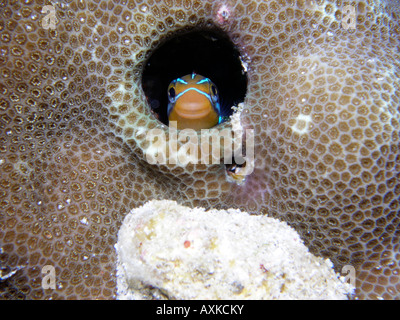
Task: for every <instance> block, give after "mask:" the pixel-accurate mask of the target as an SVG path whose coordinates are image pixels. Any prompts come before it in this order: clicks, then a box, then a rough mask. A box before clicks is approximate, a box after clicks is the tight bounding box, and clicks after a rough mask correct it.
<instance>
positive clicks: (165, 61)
mask: <svg viewBox="0 0 400 320" xmlns="http://www.w3.org/2000/svg"><path fill="white" fill-rule="evenodd" d="M193 72H195V73H196V74H199V75H202V76H204V77H207V78H209V79H210V80H211V81H212V82H213V83H214V84H215V85H216V87H217V88H218V90H219V100H220V107H221V117H222V119H223V121H224V120H226V119H228V118H229V116H230V115H232V113H233V110H232V109H231V108H232V106H237V105H238V103H240V102H243V101H244V98H245V95H246V90H247V74H246V70H245V69H244V66H243V63H242V60H241V57H240V52H239V50H238V49H237V48H236V46H235V45H234V44H233V42H232V41H231V39H230V38H229V36H228V35H227V34H225V33H224V32H222V31H221V30H219V29H217V28H215V29H201V30H192V31H189V32H185V33H180V34H178V35H175V36H173V37H170V38H169V39H167V40H166V41H164V42H163V43H162V44H161V45H160V46H159V47H158V48H156V49H155V50H154V52H153V53H152V54H151V56H150V57H149V59H148V60H147V62H146V64H145V67H144V70H143V74H142V87H143V91H144V93H145V95H146V97H147V101H148V104H149V106H150V108H151V110H152V111H153V113H154V115H155V116H156V117H157V118H158V119H159V120H160V121H161V122H163V123H164V124H168V117H167V109H168V85H169V84H170V83H171V81H173V80H175V79H177V78H180V77H183V76H185V75H188V74H191V73H193Z"/></svg>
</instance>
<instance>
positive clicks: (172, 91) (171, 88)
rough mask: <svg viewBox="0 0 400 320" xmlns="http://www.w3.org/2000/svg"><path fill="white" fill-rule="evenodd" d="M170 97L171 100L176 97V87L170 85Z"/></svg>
mask: <svg viewBox="0 0 400 320" xmlns="http://www.w3.org/2000/svg"><path fill="white" fill-rule="evenodd" d="M168 97H169V99H170V100H171V101H173V100H174V99H175V88H174V87H170V88H169V89H168Z"/></svg>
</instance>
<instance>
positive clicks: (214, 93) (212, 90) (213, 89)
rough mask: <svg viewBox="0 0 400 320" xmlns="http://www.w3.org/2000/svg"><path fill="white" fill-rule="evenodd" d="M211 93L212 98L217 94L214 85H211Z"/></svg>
mask: <svg viewBox="0 0 400 320" xmlns="http://www.w3.org/2000/svg"><path fill="white" fill-rule="evenodd" d="M211 92H212V94H213V95H214V96H216V95H217V94H218V91H217V88H216V87H215V86H214V85H211Z"/></svg>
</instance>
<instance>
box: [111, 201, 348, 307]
mask: <svg viewBox="0 0 400 320" xmlns="http://www.w3.org/2000/svg"><path fill="white" fill-rule="evenodd" d="M116 250H117V253H118V267H117V272H118V277H117V281H118V282H117V283H118V299H164V298H168V299H346V298H347V294H348V293H350V292H351V291H352V289H353V288H352V287H351V286H350V285H349V284H348V283H345V282H344V279H343V278H341V277H339V276H338V275H337V274H335V272H334V270H333V268H332V263H331V262H330V261H329V260H323V259H322V258H318V257H316V256H314V255H313V254H311V253H310V252H309V251H308V249H307V247H305V246H304V244H303V243H302V241H301V239H300V237H299V235H298V234H297V232H296V231H294V229H292V228H291V227H289V226H288V225H287V224H286V223H283V222H280V221H278V220H276V219H272V218H268V217H266V216H254V215H249V214H247V213H245V212H241V211H239V210H234V209H229V210H226V211H225V210H215V209H214V210H209V211H205V210H204V209H202V208H194V209H190V208H188V207H183V206H180V205H178V204H177V203H176V202H174V201H167V200H163V201H150V202H148V203H146V204H145V205H144V206H142V207H140V208H137V209H134V210H132V211H131V212H130V214H128V215H127V216H126V217H125V220H124V222H123V225H122V226H121V229H120V231H119V237H118V243H117V244H116Z"/></svg>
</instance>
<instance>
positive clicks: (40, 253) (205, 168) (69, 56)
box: [0, 0, 400, 299]
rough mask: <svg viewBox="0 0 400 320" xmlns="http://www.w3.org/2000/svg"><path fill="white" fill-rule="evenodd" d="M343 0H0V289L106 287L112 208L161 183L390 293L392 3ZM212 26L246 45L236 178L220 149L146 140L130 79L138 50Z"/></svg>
mask: <svg viewBox="0 0 400 320" xmlns="http://www.w3.org/2000/svg"><path fill="white" fill-rule="evenodd" d="M223 4H224V7H222V5H223ZM346 4H347V3H344V2H342V1H322V0H318V1H301V0H299V1H295V0H279V1H255V0H241V1H239V0H227V1H223V3H222V2H221V1H206V0H201V1H200V0H145V1H140V0H137V1H134V0H80V1H79V0H76V1H75V0H65V1H59V2H57V3H54V8H55V13H56V17H57V21H56V28H55V29H45V28H44V27H43V25H42V19H43V18H44V17H45V15H46V14H45V13H41V10H42V7H43V6H44V5H51V3H50V2H45V1H42V0H25V1H17V0H8V1H2V2H0V79H1V81H0V172H1V173H0V174H1V175H0V268H1V269H0V270H1V280H0V295H1V297H2V298H28V299H48V298H53V299H64V298H88V299H89V298H104V299H111V298H114V297H115V292H116V279H115V273H116V272H115V259H116V257H115V250H114V244H115V242H116V237H117V232H118V228H119V226H120V225H121V221H122V220H123V218H124V216H125V215H126V213H127V212H129V211H130V209H132V208H134V207H137V206H139V205H141V204H143V203H144V202H145V201H147V200H150V199H173V200H176V201H178V202H179V203H181V204H185V205H189V206H202V207H206V208H208V207H215V208H227V207H239V208H243V209H245V210H246V211H248V212H253V213H261V214H268V215H270V216H273V217H279V218H280V219H282V220H285V221H287V222H288V223H289V224H290V225H291V226H293V227H294V228H295V229H296V230H297V231H298V232H299V233H300V234H301V237H302V239H303V240H304V241H305V244H306V245H307V246H308V247H309V249H310V250H311V252H313V253H315V254H317V255H320V256H322V257H326V258H330V259H331V260H332V261H333V263H334V264H335V266H336V270H337V271H340V270H341V268H342V266H344V265H348V264H350V265H353V266H354V267H355V268H356V274H357V296H358V297H359V298H384V299H389V298H396V297H397V298H399V292H400V278H399V277H400V275H399V271H400V267H399V261H400V252H399V235H400V234H399V212H400V203H399V196H400V173H399V171H400V151H399V150H400V145H399V131H400V126H399V119H400V107H399V106H400V102H399V101H400V91H399V89H400V88H399V87H400V81H399V78H400V65H399V61H400V48H399V44H400V40H399V37H400V26H399V19H400V18H399V10H397V11H396V10H392V11H391V10H390V9H389V8H387V6H386V5H388V4H390V3H389V2H388V3H386V2H382V3H381V2H379V1H366V2H364V1H354V2H352V3H351V4H352V5H354V7H355V9H356V14H357V17H356V29H355V30H352V29H345V28H343V25H342V23H341V22H342V16H343V14H342V10H343V7H344V5H346ZM348 4H350V3H348ZM385 6H386V8H384V7H385ZM210 25H214V26H217V27H218V28H220V29H221V30H223V31H224V32H226V33H227V34H228V35H229V36H230V37H231V39H232V41H233V42H234V43H235V44H236V45H237V47H238V48H239V50H240V51H241V52H242V54H243V56H246V57H248V59H249V65H248V78H249V83H248V91H247V96H246V98H245V101H244V104H245V109H244V111H243V113H242V123H243V126H244V127H245V128H253V129H254V130H255V144H256V147H255V150H256V153H255V156H256V161H255V170H254V172H253V173H252V174H251V175H250V176H248V177H247V179H246V182H245V183H244V184H242V185H240V186H239V185H236V184H235V183H231V182H229V181H228V180H227V178H226V174H225V167H224V166H223V165H189V166H187V167H181V166H179V165H149V164H148V163H147V162H146V158H145V156H144V150H146V148H147V147H148V143H147V142H146V140H145V135H144V133H145V132H146V130H148V129H152V128H160V129H161V130H164V131H167V130H168V127H166V126H165V125H162V124H161V123H160V122H158V120H156V119H155V118H154V116H153V114H152V113H151V112H150V110H149V108H148V106H147V103H146V97H145V96H144V94H143V91H142V88H141V83H140V81H141V72H142V69H143V65H144V63H145V61H146V59H147V58H148V57H149V55H150V54H151V52H152V50H154V49H155V48H156V47H157V45H159V44H160V41H161V40H163V39H165V38H166V37H168V36H171V35H173V34H174V33H176V32H179V31H180V30H182V29H188V28H189V29H190V28H202V27H205V26H210ZM45 265H52V266H54V267H55V270H56V289H55V290H53V289H46V290H43V289H42V284H41V281H42V274H41V270H42V267H43V266H45Z"/></svg>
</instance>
